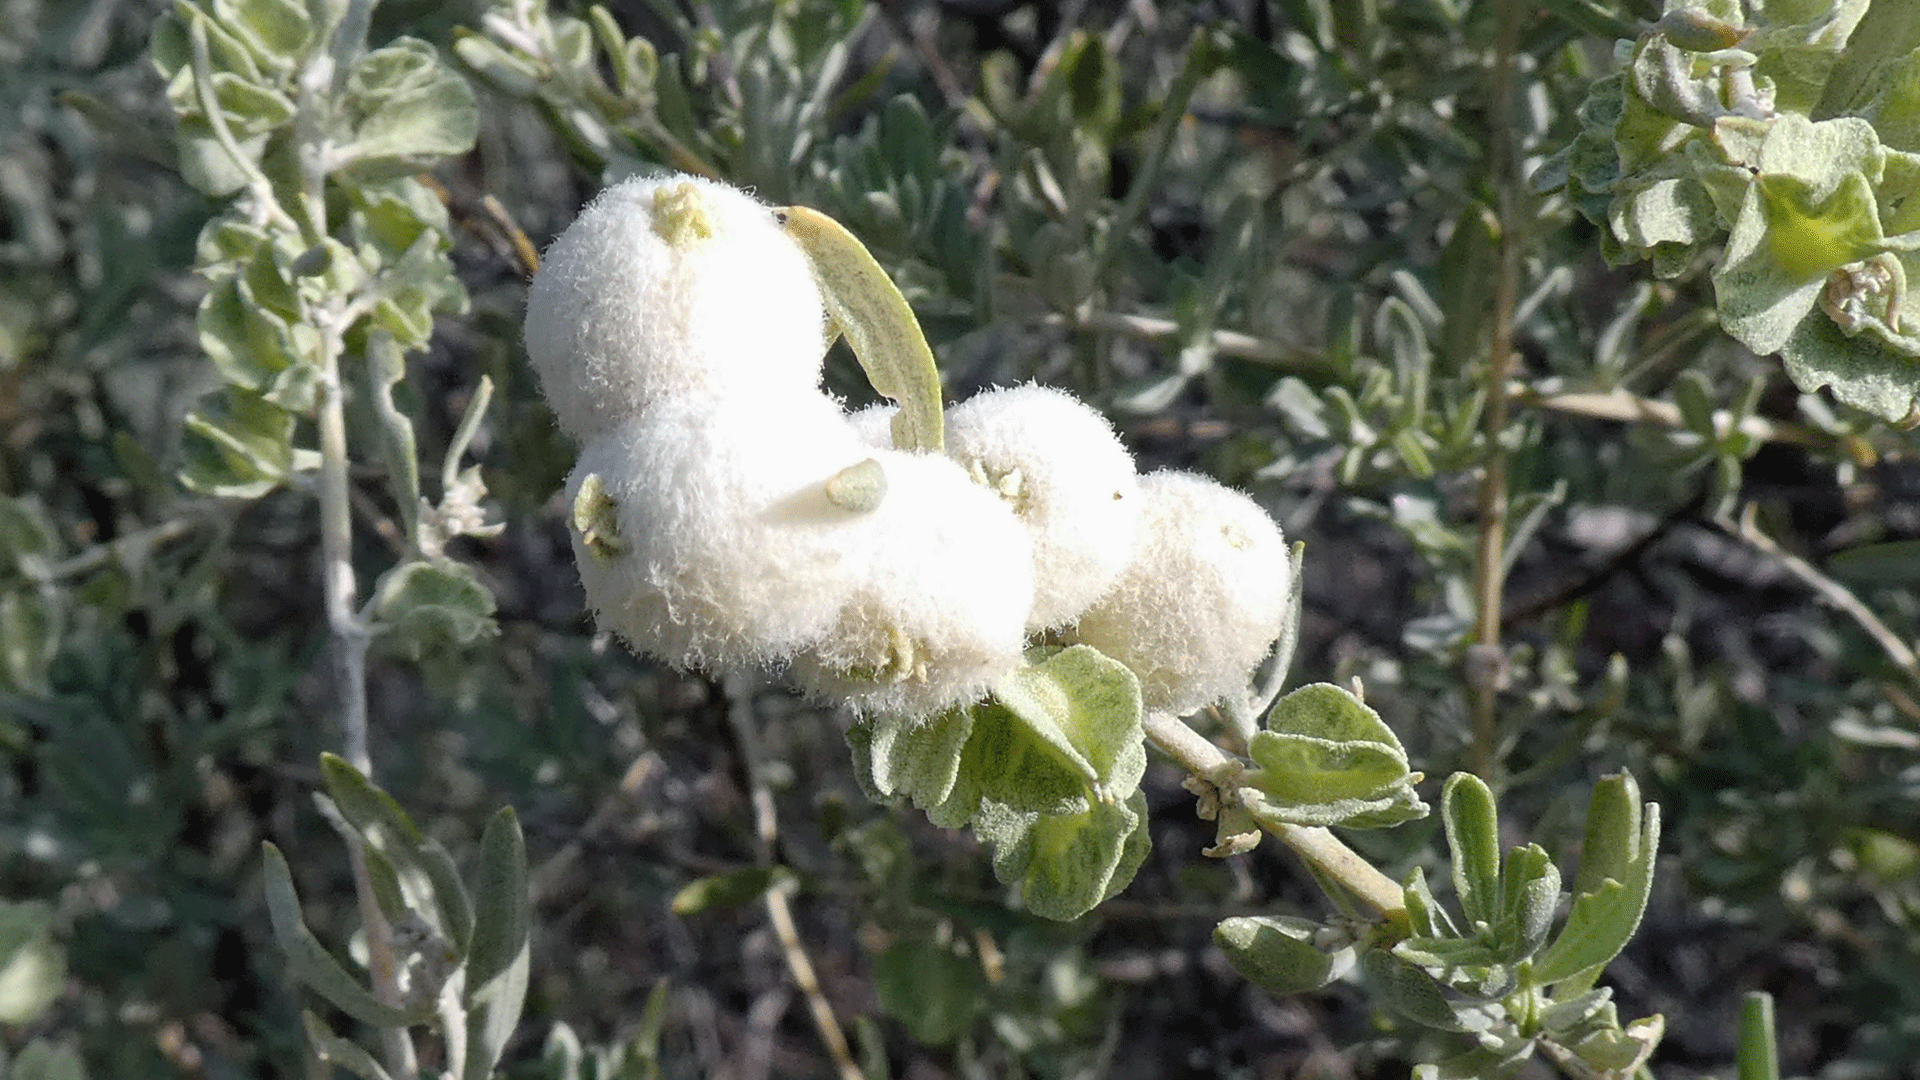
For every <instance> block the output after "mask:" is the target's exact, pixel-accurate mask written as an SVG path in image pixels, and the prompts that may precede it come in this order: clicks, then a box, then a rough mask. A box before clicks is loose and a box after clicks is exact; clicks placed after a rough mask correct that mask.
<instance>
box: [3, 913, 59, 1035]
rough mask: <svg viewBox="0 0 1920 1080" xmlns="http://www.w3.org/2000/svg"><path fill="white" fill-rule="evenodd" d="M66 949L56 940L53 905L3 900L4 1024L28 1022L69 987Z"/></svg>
mask: <svg viewBox="0 0 1920 1080" xmlns="http://www.w3.org/2000/svg"><path fill="white" fill-rule="evenodd" d="M66 983H67V957H66V951H65V950H64V949H62V948H61V947H60V946H59V944H58V943H56V942H55V941H54V940H53V909H52V908H50V907H48V906H47V905H46V904H43V903H40V902H39V901H34V900H27V901H22V902H20V903H8V902H6V901H4V900H0V1024H28V1023H31V1022H33V1020H34V1019H36V1018H37V1017H39V1015H40V1014H41V1013H42V1012H44V1011H46V1008H47V1006H49V1005H51V1004H53V1002H54V1000H55V999H56V998H58V997H59V996H60V992H61V991H62V990H64V989H65V988H66Z"/></svg>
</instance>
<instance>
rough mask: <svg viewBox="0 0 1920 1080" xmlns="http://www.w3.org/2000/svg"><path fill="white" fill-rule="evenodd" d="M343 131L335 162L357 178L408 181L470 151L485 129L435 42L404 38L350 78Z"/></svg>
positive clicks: (363, 61)
mask: <svg viewBox="0 0 1920 1080" xmlns="http://www.w3.org/2000/svg"><path fill="white" fill-rule="evenodd" d="M341 120H342V123H343V125H344V130H343V131H342V132H341V133H340V136H339V139H340V141H339V144H338V145H337V146H335V147H334V149H333V154H332V158H331V161H332V163H333V165H334V167H335V168H338V169H345V170H347V171H349V172H350V173H352V174H353V176H354V177H355V178H357V179H364V180H372V179H385V178H390V177H395V176H405V175H408V174H411V173H415V172H419V171H421V170H422V169H428V168H431V167H433V165H434V164H436V163H437V162H439V160H440V159H441V158H445V157H449V156H452V155H454V154H464V153H466V152H467V150H468V149H470V148H471V147H472V146H473V140H474V136H475V135H476V134H477V133H478V132H479V126H480V112H479V108H478V106H477V105H476V104H475V103H474V99H473V90H472V88H471V87H469V86H468V85H467V81H466V80H465V79H463V78H461V77H460V75H459V73H458V72H456V71H454V70H453V69H452V68H450V67H448V66H447V65H446V64H445V63H443V62H441V60H440V54H439V53H438V52H437V51H435V49H434V47H433V46H432V45H429V44H427V43H426V42H424V41H420V40H418V39H415V38H399V39H397V40H396V41H394V42H393V43H392V44H391V45H387V46H385V47H383V48H379V49H375V50H373V51H372V52H370V53H368V54H366V55H365V56H363V57H361V58H360V59H359V60H358V61H356V62H355V63H354V65H353V70H352V71H351V72H349V73H348V75H347V86H346V98H345V102H344V109H343V110H342V113H341Z"/></svg>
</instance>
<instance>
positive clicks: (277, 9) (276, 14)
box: [213, 0, 313, 66]
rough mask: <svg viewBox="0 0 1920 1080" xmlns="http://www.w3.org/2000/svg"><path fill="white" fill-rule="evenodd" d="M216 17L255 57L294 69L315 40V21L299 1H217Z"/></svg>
mask: <svg viewBox="0 0 1920 1080" xmlns="http://www.w3.org/2000/svg"><path fill="white" fill-rule="evenodd" d="M213 11H214V14H216V15H218V16H219V17H220V20H221V22H222V23H224V24H225V25H226V26H227V28H228V29H230V30H232V31H233V33H234V35H235V36H236V37H238V38H239V39H241V40H243V41H245V42H246V43H247V44H248V45H249V46H251V47H252V49H253V52H254V55H255V56H256V57H259V58H261V59H263V60H269V61H270V62H273V63H275V64H276V66H291V65H292V64H293V63H294V62H295V61H297V60H298V59H300V56H301V54H302V53H303V52H304V51H305V50H306V48H307V46H308V45H310V44H311V43H312V41H313V20H312V18H311V17H310V16H308V14H307V8H306V5H305V4H302V3H300V2H299V0H213Z"/></svg>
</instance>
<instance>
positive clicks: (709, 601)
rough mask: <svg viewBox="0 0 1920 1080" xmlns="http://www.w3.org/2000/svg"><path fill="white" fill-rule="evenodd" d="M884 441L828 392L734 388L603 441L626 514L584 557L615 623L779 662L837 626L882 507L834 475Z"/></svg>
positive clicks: (587, 467) (638, 645)
mask: <svg viewBox="0 0 1920 1080" xmlns="http://www.w3.org/2000/svg"><path fill="white" fill-rule="evenodd" d="M869 456H871V451H870V450H869V449H868V448H867V447H866V446H864V445H862V444H861V443H860V442H859V440H857V439H856V438H855V437H854V435H853V432H852V430H851V429H850V428H848V427H847V425H846V423H845V421H844V419H843V418H842V416H841V414H840V410H839V406H838V405H836V404H835V403H834V402H833V401H832V400H830V399H828V398H826V397H825V396H823V395H821V394H818V393H812V394H806V395H781V396H777V397H773V396H765V395H758V394H741V393H738V392H736V393H734V394H732V395H729V396H727V397H723V398H712V397H705V396H701V397H685V398H676V399H674V400H672V401H667V402H662V403H660V404H657V405H656V406H654V407H653V408H652V409H650V410H648V411H647V412H645V413H643V414H641V415H639V416H638V417H636V418H634V419H631V420H628V421H626V422H624V423H621V424H618V425H616V426H614V427H611V428H609V429H607V430H606V431H604V432H603V433H602V434H600V435H599V436H597V437H596V438H594V439H593V440H592V441H591V442H589V443H588V444H587V446H586V448H585V449H584V450H583V452H582V453H581V455H580V460H579V463H578V464H577V465H576V466H575V467H574V471H573V475H572V476H571V477H569V478H568V481H567V497H568V500H569V502H570V503H571V502H572V501H573V500H574V499H575V498H576V496H578V494H579V492H580V489H581V485H582V483H583V482H584V481H585V480H586V478H587V477H588V476H589V475H593V476H598V477H599V478H600V480H599V483H600V484H601V486H602V490H603V491H604V493H605V495H606V496H607V498H609V499H610V500H611V501H612V504H613V508H614V520H615V524H616V527H617V531H616V532H615V535H614V536H613V537H612V538H611V540H609V541H605V542H598V541H596V542H592V543H590V542H589V541H588V540H587V539H586V538H585V537H583V535H582V533H581V531H580V530H579V529H578V528H575V529H574V530H573V549H574V561H575V563H576V564H577V565H578V566H579V569H580V581H581V584H582V585H584V586H585V588H586V593H587V600H588V602H589V603H590V604H591V605H592V607H593V609H594V612H595V614H596V615H597V617H598V621H599V623H600V625H601V626H602V627H604V628H606V629H610V630H613V631H615V632H616V633H618V634H619V635H620V636H621V637H623V638H625V639H626V640H627V642H628V643H629V644H631V645H632V646H633V647H634V649H635V650H636V651H639V652H643V653H647V654H650V655H653V656H657V657H660V658H661V659H663V660H666V661H667V662H668V663H671V664H674V665H676V666H679V667H688V668H702V669H706V670H710V671H729V670H740V669H744V668H750V667H756V666H762V665H766V664H771V663H776V662H778V661H780V660H782V659H784V658H785V657H787V656H789V655H791V654H792V653H793V652H794V651H795V650H797V649H799V648H801V647H803V646H806V645H809V644H812V643H813V642H815V641H817V640H819V638H820V636H821V635H822V634H824V633H826V632H827V631H828V629H829V628H831V627H832V625H833V623H834V621H835V620H836V619H837V618H838V616H839V613H840V610H841V608H842V607H843V606H844V605H845V604H846V602H847V599H848V597H849V596H850V595H851V582H852V578H851V576H850V574H851V571H852V568H853V567H852V564H851V562H850V560H849V551H850V549H852V548H854V547H855V546H856V545H855V543H854V541H853V540H852V539H851V536H852V534H853V533H854V532H855V531H856V529H857V528H858V527H860V526H861V525H862V519H863V518H865V517H866V516H867V515H864V514H861V513H858V512H854V511H849V510H844V509H840V508H838V507H835V506H833V505H832V504H831V503H830V502H829V501H828V499H827V495H826V482H827V481H828V480H829V479H831V478H832V477H834V476H835V475H836V474H838V473H839V472H840V471H841V470H843V469H845V468H847V467H848V466H850V465H854V464H856V463H858V462H860V461H864V460H866V459H867V458H868V457H869Z"/></svg>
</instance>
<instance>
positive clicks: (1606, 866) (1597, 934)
mask: <svg viewBox="0 0 1920 1080" xmlns="http://www.w3.org/2000/svg"><path fill="white" fill-rule="evenodd" d="M1659 846H1660V807H1659V804H1657V803H1646V804H1644V806H1643V805H1642V804H1641V803H1640V801H1639V788H1638V786H1637V785H1635V784H1634V782H1633V777H1632V775H1631V774H1627V773H1621V774H1619V775H1616V776H1610V777H1606V778H1605V779H1603V780H1601V782H1600V783H1599V784H1597V785H1595V787H1594V790H1593V799H1592V802H1591V803H1590V804H1589V806H1588V809H1587V839H1586V847H1585V854H1584V856H1583V857H1582V860H1581V866H1580V871H1579V873H1578V874H1576V875H1575V877H1574V888H1573V894H1574V895H1573V907H1572V909H1571V910H1570V911H1569V912H1568V914H1567V922H1566V925H1565V926H1564V927H1562V928H1561V930H1560V936H1559V937H1557V938H1555V939H1554V942H1553V944H1552V945H1551V946H1549V947H1548V948H1547V951H1546V952H1545V953H1544V954H1542V955H1541V957H1540V959H1539V961H1538V962H1537V963H1535V964H1534V976H1535V978H1537V979H1538V980H1539V981H1540V982H1541V983H1555V982H1559V981H1561V980H1562V979H1570V978H1576V977H1578V978H1583V979H1584V978H1587V977H1589V976H1590V975H1592V974H1594V973H1597V972H1598V971H1599V969H1601V968H1603V967H1605V966H1606V964H1607V962H1608V961H1610V960H1612V959H1613V958H1614V957H1615V956H1617V955H1619V952H1620V950H1621V949H1622V948H1624V947H1625V946H1626V944H1627V941H1628V939H1629V938H1631V937H1632V936H1633V932H1634V931H1635V930H1636V929H1638V928H1639V926H1640V918H1641V916H1642V915H1644V914H1645V913H1646V909H1647V898H1648V896H1650V895H1651V894H1652V891H1653V869H1654V862H1655V860H1656V858H1657V856H1658V854H1659Z"/></svg>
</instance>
